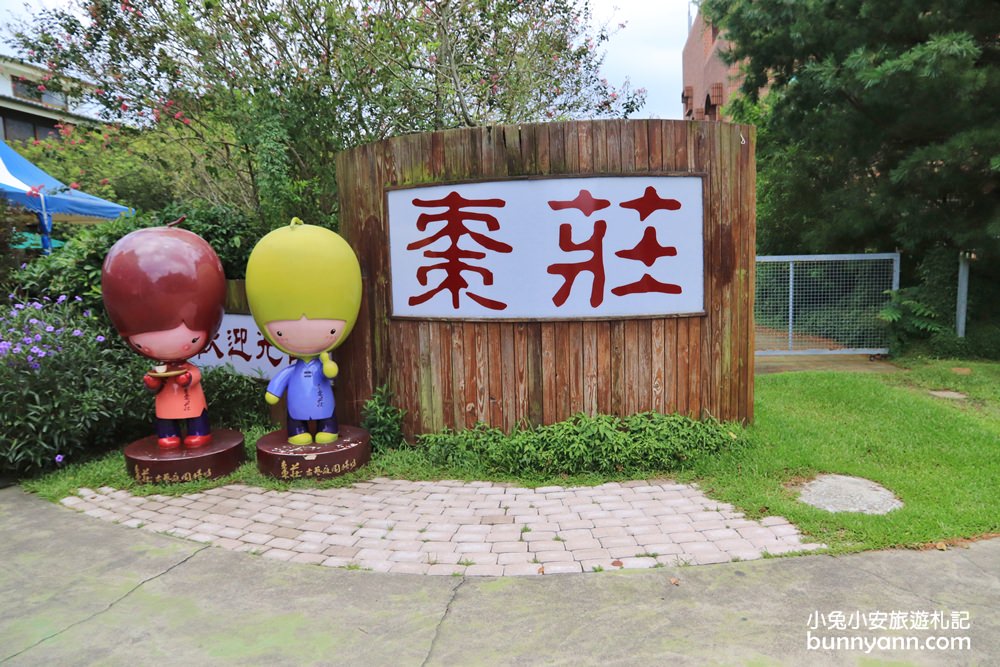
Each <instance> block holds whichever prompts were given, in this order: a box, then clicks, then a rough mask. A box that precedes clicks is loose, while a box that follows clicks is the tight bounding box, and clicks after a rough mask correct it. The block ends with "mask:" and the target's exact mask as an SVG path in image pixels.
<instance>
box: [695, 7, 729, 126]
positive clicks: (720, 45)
mask: <svg viewBox="0 0 1000 667" xmlns="http://www.w3.org/2000/svg"><path fill="white" fill-rule="evenodd" d="M728 46H729V42H727V41H726V39H725V38H724V37H722V36H720V35H719V29H718V28H716V27H715V26H712V25H708V24H707V23H705V21H704V20H703V19H702V17H701V12H699V13H698V15H697V16H695V19H694V22H693V23H692V24H691V29H690V30H689V31H688V37H687V42H686V43H685V44H684V55H683V80H684V91H683V93H681V102H682V103H683V105H684V119H685V120H728V118H724V117H723V114H722V106H723V105H724V104H726V102H728V101H729V100H730V98H731V97H732V95H733V93H735V92H736V91H737V90H738V89H739V87H740V85H741V84H742V83H743V76H742V75H741V74H740V68H739V65H727V64H726V63H725V62H723V60H722V57H721V56H720V54H721V53H722V52H723V51H725V50H726V49H727V48H728Z"/></svg>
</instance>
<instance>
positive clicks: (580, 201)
mask: <svg viewBox="0 0 1000 667" xmlns="http://www.w3.org/2000/svg"><path fill="white" fill-rule="evenodd" d="M548 204H549V208H551V209H552V210H553V211H562V210H566V209H576V210H578V211H580V212H581V213H583V214H584V215H585V216H587V217H590V216H591V215H592V214H593V213H594V212H595V211H600V210H602V209H605V208H607V207H608V206H610V205H611V202H610V201H608V200H607V199H595V198H594V196H593V195H592V194H591V193H590V191H588V190H580V192H579V194H577V196H576V197H575V198H573V199H571V200H556V201H549V202H548ZM619 206H621V207H622V208H629V209H633V210H635V211H636V212H637V213H638V214H639V220H640V221H642V220H645V219H646V218H648V217H649V216H650V215H652V214H653V213H654V212H656V211H660V210H664V211H676V210H678V209H680V208H681V203H680V202H679V201H677V200H676V199H665V198H663V197H660V195H659V194H658V193H657V192H656V188H654V187H652V186H650V187H647V188H646V190H645V191H644V192H643V195H642V196H641V197H639V198H637V199H631V200H629V201H625V202H622V203H621V204H619ZM606 231H607V223H606V222H605V221H604V220H598V221H597V222H596V223H595V224H594V233H593V235H592V236H591V237H590V238H589V239H588V240H587V241H584V242H582V243H574V242H573V238H572V227H571V226H570V225H568V224H562V225H560V227H559V248H560V249H561V250H564V251H574V250H589V251H591V253H593V254H592V256H591V258H590V259H589V260H587V261H585V262H577V263H572V264H570V263H566V264H552V265H551V266H549V267H548V272H549V273H553V274H558V275H561V276H563V278H564V279H565V280H564V282H563V285H562V287H560V288H559V291H558V292H556V294H555V296H554V297H552V302H553V303H555V304H556V306H562V305H563V304H564V303H566V300H567V299H568V298H569V294H570V291H571V290H572V288H573V283H574V281H575V280H576V278H577V276H579V274H580V273H582V272H584V271H589V272H590V273H591V274H593V276H594V282H593V286H592V288H591V292H590V305H591V307H593V308H596V307H597V306H599V305H601V303H603V301H604V283H605V273H604V245H603V243H604V235H605V233H606ZM615 255H616V256H617V257H621V258H623V259H628V260H634V261H639V262H642V263H643V264H645V265H646V266H647V267H651V266H652V265H653V264H654V263H655V262H656V260H658V259H659V258H660V257H675V256H676V255H677V248H675V247H673V246H665V245H661V244H660V242H659V241H658V240H657V238H656V228H654V227H652V226H648V227H646V230H645V232H644V233H643V237H642V239H641V240H640V241H639V242H638V243H637V244H636V245H635V247H633V248H630V249H628V250H619V251H618V252H616V253H615ZM654 292H655V293H661V294H680V293H681V286H680V285H675V284H672V283H664V282H660V281H659V280H656V279H655V278H653V277H652V276H651V275H649V274H648V273H646V274H643V276H642V278H640V279H639V280H637V281H635V282H632V283H628V284H626V285H621V286H619V287H615V288H613V289H612V290H611V293H612V294H614V295H615V296H626V295H629V294H647V293H654Z"/></svg>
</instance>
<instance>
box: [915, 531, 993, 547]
mask: <svg viewBox="0 0 1000 667" xmlns="http://www.w3.org/2000/svg"><path fill="white" fill-rule="evenodd" d="M998 537H1000V533H983V534H982V535H973V536H972V537H952V538H949V539H947V540H938V541H937V542H927V543H926V544H919V545H917V549H919V550H920V551H933V550H935V549H936V550H938V551H944V550H946V549H948V548H954V547H961V548H962V549H967V548H968V547H969V545H970V544H972V543H973V542H982V541H983V540H993V539H996V538H998Z"/></svg>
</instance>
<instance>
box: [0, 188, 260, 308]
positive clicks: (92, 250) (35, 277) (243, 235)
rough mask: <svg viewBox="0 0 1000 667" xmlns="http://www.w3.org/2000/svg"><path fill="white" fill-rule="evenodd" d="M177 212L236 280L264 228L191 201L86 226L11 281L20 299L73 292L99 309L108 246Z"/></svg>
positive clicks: (225, 210)
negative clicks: (102, 272)
mask: <svg viewBox="0 0 1000 667" xmlns="http://www.w3.org/2000/svg"><path fill="white" fill-rule="evenodd" d="M182 215H183V216H187V218H186V219H185V221H184V223H183V224H182V227H184V228H185V229H188V230H190V231H192V232H194V233H195V234H197V235H199V236H201V237H202V238H203V239H205V240H206V241H208V243H209V245H211V246H212V248H213V249H214V250H215V252H216V253H217V254H218V255H219V260H220V261H221V262H222V268H223V270H224V271H225V273H226V277H227V278H242V277H243V276H244V275H245V272H246V262H247V258H249V256H250V251H251V250H252V249H253V246H254V245H255V244H256V243H257V240H258V238H260V236H262V235H263V234H264V233H266V231H267V230H264V229H263V228H261V227H260V225H259V223H258V222H257V221H256V220H254V219H252V218H250V217H248V216H247V215H245V214H243V213H240V212H239V211H236V210H235V209H230V208H227V207H224V206H211V205H208V204H204V203H198V202H195V203H192V204H185V205H179V204H178V205H173V206H169V207H167V208H165V209H163V210H162V211H160V212H158V213H148V214H144V215H138V216H134V217H131V218H118V219H116V220H110V221H108V222H103V223H100V224H97V225H92V226H88V227H86V228H84V229H82V230H81V231H80V232H79V233H77V234H75V235H74V236H73V237H72V238H71V239H69V240H68V241H67V242H66V245H65V246H63V247H62V248H60V249H59V250H58V251H56V252H53V253H52V254H51V255H48V256H45V257H39V258H38V259H36V260H34V261H32V262H29V263H28V265H27V266H25V267H24V268H23V269H21V270H20V271H17V272H15V273H14V274H13V280H14V281H15V284H16V286H17V288H18V289H19V290H20V291H21V292H22V293H23V295H24V296H26V297H29V298H34V299H40V298H41V297H42V296H45V295H51V294H76V295H79V296H80V297H81V298H82V299H83V303H84V305H85V306H87V307H89V308H93V309H95V312H97V310H98V309H100V311H101V312H103V308H104V306H103V304H102V302H101V266H102V265H103V264H104V258H105V257H106V256H107V254H108V251H109V250H111V246H113V245H114V244H115V243H116V242H117V241H118V239H120V238H121V237H123V236H125V235H126V234H128V233H129V232H132V231H135V230H136V229H142V228H145V227H153V226H156V225H162V224H165V223H167V222H170V221H172V220H176V219H177V218H179V217H181V216H182Z"/></svg>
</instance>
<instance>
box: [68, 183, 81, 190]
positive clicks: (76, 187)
mask: <svg viewBox="0 0 1000 667" xmlns="http://www.w3.org/2000/svg"><path fill="white" fill-rule="evenodd" d="M69 189H70V190H79V189H80V184H79V183H70V184H69Z"/></svg>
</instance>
